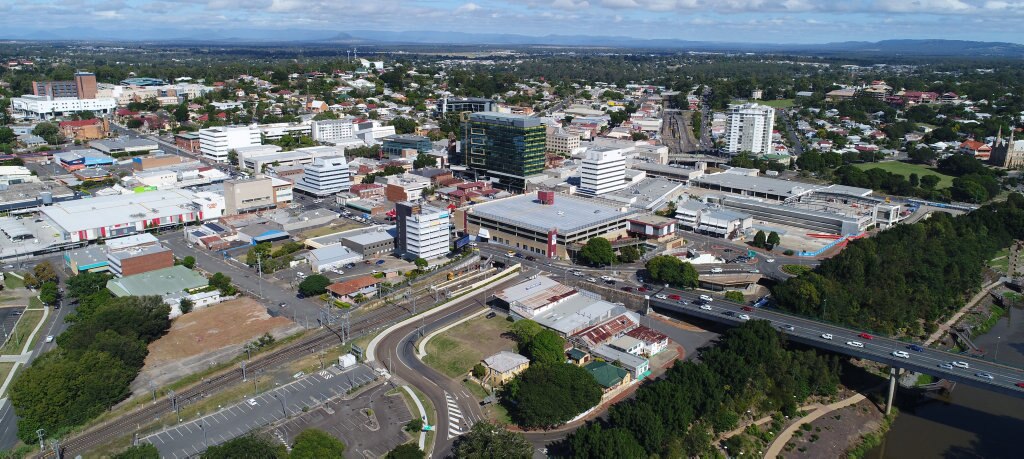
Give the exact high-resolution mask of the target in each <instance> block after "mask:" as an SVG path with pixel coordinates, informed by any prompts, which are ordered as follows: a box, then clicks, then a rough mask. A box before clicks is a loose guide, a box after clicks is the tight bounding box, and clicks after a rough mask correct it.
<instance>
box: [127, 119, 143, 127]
mask: <svg viewBox="0 0 1024 459" xmlns="http://www.w3.org/2000/svg"><path fill="white" fill-rule="evenodd" d="M124 125H125V126H126V127H127V128H128V129H138V128H140V127H142V120H140V119H138V118H132V119H130V120H128V122H126V123H125V124H124Z"/></svg>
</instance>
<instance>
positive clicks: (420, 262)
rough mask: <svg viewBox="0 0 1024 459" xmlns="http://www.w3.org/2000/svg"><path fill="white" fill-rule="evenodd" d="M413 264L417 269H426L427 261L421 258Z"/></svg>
mask: <svg viewBox="0 0 1024 459" xmlns="http://www.w3.org/2000/svg"><path fill="white" fill-rule="evenodd" d="M413 264H415V265H416V267H417V268H419V269H426V267H427V265H428V263H427V260H425V259H423V258H417V259H416V260H415V261H413Z"/></svg>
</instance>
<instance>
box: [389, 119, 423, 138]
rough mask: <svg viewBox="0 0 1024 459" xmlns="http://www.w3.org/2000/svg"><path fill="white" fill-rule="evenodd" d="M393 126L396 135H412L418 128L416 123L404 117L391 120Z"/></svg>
mask: <svg viewBox="0 0 1024 459" xmlns="http://www.w3.org/2000/svg"><path fill="white" fill-rule="evenodd" d="M391 125H392V126H394V127H395V133H396V134H412V133H413V132H416V128H417V125H416V121H413V120H412V118H406V117H404V116H398V117H395V119H393V120H391Z"/></svg>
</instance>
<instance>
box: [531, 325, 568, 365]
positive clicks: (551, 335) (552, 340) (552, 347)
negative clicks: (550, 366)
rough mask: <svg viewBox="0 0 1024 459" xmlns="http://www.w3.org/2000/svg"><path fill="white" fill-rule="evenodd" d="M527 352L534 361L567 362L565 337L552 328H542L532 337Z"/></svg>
mask: <svg viewBox="0 0 1024 459" xmlns="http://www.w3.org/2000/svg"><path fill="white" fill-rule="evenodd" d="M527 354H529V355H528V357H529V358H530V361H532V362H533V363H562V362H565V339H564V338H562V337H561V336H558V333H555V332H553V331H551V330H548V329H544V330H541V331H540V332H539V333H537V334H536V335H534V336H533V338H532V339H530V342H529V344H528V345H527Z"/></svg>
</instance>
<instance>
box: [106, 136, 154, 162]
mask: <svg viewBox="0 0 1024 459" xmlns="http://www.w3.org/2000/svg"><path fill="white" fill-rule="evenodd" d="M89 147H90V148H93V149H95V150H98V151H101V152H103V153H106V154H108V155H110V156H113V157H115V158H117V157H119V156H135V155H144V154H147V153H149V152H151V151H157V150H159V149H160V145H159V144H157V143H156V142H154V141H152V140H147V139H133V138H130V137H118V138H116V139H107V140H94V141H92V142H89Z"/></svg>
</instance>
